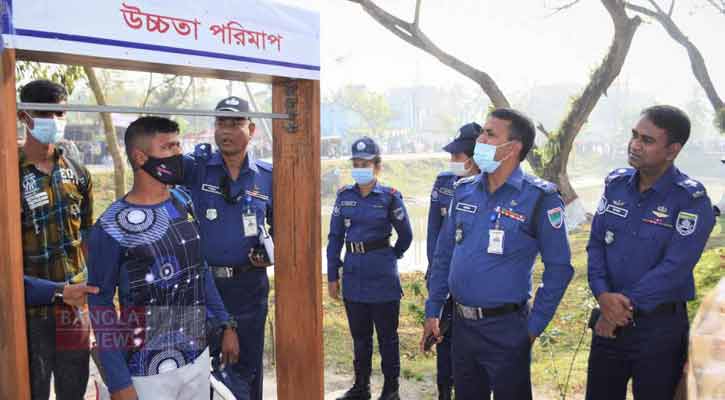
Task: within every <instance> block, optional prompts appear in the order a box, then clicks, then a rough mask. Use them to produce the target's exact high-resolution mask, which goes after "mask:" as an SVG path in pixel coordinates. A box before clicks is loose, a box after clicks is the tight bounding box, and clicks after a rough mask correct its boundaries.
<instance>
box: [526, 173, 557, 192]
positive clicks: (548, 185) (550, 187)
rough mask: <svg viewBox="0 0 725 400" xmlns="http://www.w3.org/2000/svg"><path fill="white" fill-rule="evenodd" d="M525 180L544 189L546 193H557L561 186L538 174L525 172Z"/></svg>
mask: <svg viewBox="0 0 725 400" xmlns="http://www.w3.org/2000/svg"><path fill="white" fill-rule="evenodd" d="M524 180H525V181H526V182H528V183H529V184H531V186H534V187H536V188H538V189H540V190H542V191H543V192H544V193H546V194H551V193H556V192H557V191H558V190H559V187H558V186H556V184H555V183H552V182H549V181H547V180H546V179H541V178H539V177H538V176H533V175H528V174H525V175H524Z"/></svg>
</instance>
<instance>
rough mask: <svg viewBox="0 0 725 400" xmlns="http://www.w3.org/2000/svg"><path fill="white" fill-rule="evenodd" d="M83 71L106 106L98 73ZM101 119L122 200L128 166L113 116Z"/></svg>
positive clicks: (94, 91) (115, 181)
mask: <svg viewBox="0 0 725 400" xmlns="http://www.w3.org/2000/svg"><path fill="white" fill-rule="evenodd" d="M83 70H84V71H85V73H86V76H87V77H88V85H89V86H90V87H91V90H92V91H93V95H94V96H95V97H96V103H97V104H98V105H99V106H105V105H107V104H106V96H105V95H104V94H103V89H102V88H101V84H100V82H99V81H98V77H97V76H96V71H95V70H94V69H93V68H92V67H88V66H84V67H83ZM101 119H102V120H103V131H104V133H105V134H106V144H107V145H108V152H109V153H111V158H112V159H113V183H114V187H115V193H116V198H117V199H118V198H121V197H122V196H123V195H124V194H126V181H125V176H126V174H125V171H126V164H125V162H124V159H123V156H122V155H121V149H120V148H119V147H118V140H116V129H115V128H114V126H113V120H112V119H111V114H109V113H101Z"/></svg>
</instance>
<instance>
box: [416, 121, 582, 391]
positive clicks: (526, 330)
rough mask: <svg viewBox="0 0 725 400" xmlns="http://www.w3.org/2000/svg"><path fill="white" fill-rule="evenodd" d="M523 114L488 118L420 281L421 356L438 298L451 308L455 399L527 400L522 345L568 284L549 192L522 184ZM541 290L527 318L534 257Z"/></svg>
mask: <svg viewBox="0 0 725 400" xmlns="http://www.w3.org/2000/svg"><path fill="white" fill-rule="evenodd" d="M534 135H535V130H534V125H533V123H532V122H531V120H530V119H529V118H527V117H526V116H525V115H523V114H522V113H520V112H518V111H515V110H511V109H505V108H500V109H496V110H494V111H493V112H491V114H490V115H489V117H488V119H487V120H486V124H485V125H484V128H483V133H482V134H481V135H480V136H479V137H478V139H477V142H476V146H475V148H474V155H473V158H474V161H475V162H476V164H477V165H478V167H479V168H480V169H481V171H482V173H481V174H479V175H475V176H472V177H469V178H464V179H461V180H460V181H458V182H457V183H456V185H455V186H456V187H455V192H454V194H453V199H452V200H451V206H450V209H449V213H448V216H447V217H446V219H445V220H444V223H443V229H442V230H441V233H440V234H439V239H438V244H437V246H436V251H435V255H434V257H433V265H432V267H431V275H430V279H429V284H428V285H429V288H430V289H429V296H428V301H427V302H426V310H425V312H426V323H425V328H424V332H423V338H422V340H421V347H423V343H424V342H425V340H426V339H427V338H428V336H430V335H433V336H434V337H435V338H436V339H437V340H439V341H440V340H441V337H440V332H439V319H440V312H441V308H442V307H443V304H444V302H445V301H446V297H447V295H448V293H449V292H450V295H451V296H452V297H453V300H454V301H455V306H454V317H453V336H452V357H453V375H454V381H455V385H456V399H459V400H471V399H476V400H479V399H482V398H486V399H488V398H490V393H491V391H493V394H494V398H495V399H496V400H506V399H512V400H524V399H531V398H532V394H531V377H530V362H531V353H530V351H531V345H532V344H533V342H534V340H535V339H536V337H537V336H539V335H540V334H541V332H542V331H543V330H544V328H546V325H547V324H548V323H549V321H551V318H552V317H553V315H554V312H555V311H556V307H557V306H558V304H559V301H561V298H562V296H563V295H564V291H565V290H566V287H567V285H568V284H569V281H570V280H571V277H572V275H573V268H572V266H571V253H570V250H569V243H568V239H567V235H566V227H565V224H564V204H563V203H562V200H561V198H560V196H559V195H558V193H557V189H556V186H555V185H553V184H551V183H549V182H546V181H544V180H542V179H539V178H536V177H534V176H530V175H527V174H524V173H523V171H522V170H521V167H520V163H521V161H523V160H524V159H525V158H526V154H527V153H528V152H529V150H530V149H531V146H532V144H533V141H534ZM538 254H541V258H542V260H543V263H544V267H545V269H544V274H543V284H542V285H541V286H540V287H539V288H538V289H537V292H536V299H535V301H534V303H533V308H532V309H531V310H529V307H528V301H529V299H530V298H531V295H532V293H531V289H532V288H531V278H532V273H533V268H534V260H535V259H536V256H537V255H538Z"/></svg>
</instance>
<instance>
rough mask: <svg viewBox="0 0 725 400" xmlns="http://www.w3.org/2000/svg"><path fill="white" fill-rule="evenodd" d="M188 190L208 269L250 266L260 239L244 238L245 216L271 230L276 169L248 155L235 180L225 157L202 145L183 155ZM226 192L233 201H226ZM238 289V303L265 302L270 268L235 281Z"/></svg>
mask: <svg viewBox="0 0 725 400" xmlns="http://www.w3.org/2000/svg"><path fill="white" fill-rule="evenodd" d="M225 185H228V189H226V188H225ZM184 186H185V188H186V189H187V191H188V192H189V193H190V194H191V197H192V199H193V201H194V205H195V207H196V212H197V214H198V216H199V223H200V226H201V237H202V251H203V254H204V257H205V258H206V260H207V262H208V263H209V265H212V266H221V267H237V268H239V267H246V266H249V265H250V260H249V250H250V249H252V248H253V247H255V246H257V245H259V238H258V236H257V235H255V236H253V237H246V236H245V234H244V226H243V216H244V214H245V213H247V212H249V210H251V212H253V213H254V214H255V215H256V217H257V225H258V226H265V225H263V224H265V222H266V223H268V225H269V226H270V227H271V226H272V210H273V202H272V165H271V164H270V163H267V162H264V161H261V160H255V159H254V157H253V155H252V153H251V152H247V156H246V158H245V160H244V163H243V164H242V168H241V171H240V173H239V177H238V178H237V180H236V181H232V180H231V178H229V172H228V170H227V167H226V165H225V164H224V159H223V158H222V155H221V153H220V152H219V151H214V152H212V147H211V145H209V144H207V143H204V144H199V145H197V146H196V148H195V150H194V153H193V154H188V155H186V156H185V157H184ZM225 192H228V193H229V197H230V198H231V200H232V202H231V203H230V202H228V201H227V200H226V199H225ZM271 231H272V229H270V232H271ZM235 289H236V290H235V293H236V294H238V295H239V299H238V303H240V304H250V303H255V302H264V301H266V295H267V292H268V290H269V280H268V278H267V271H266V269H265V268H259V269H253V270H251V271H250V272H247V273H244V274H243V275H242V276H241V277H240V278H238V279H236V278H235ZM220 290H222V296H225V297H226V295H227V294H225V293H224V290H223V289H221V288H220ZM236 294H235V296H236Z"/></svg>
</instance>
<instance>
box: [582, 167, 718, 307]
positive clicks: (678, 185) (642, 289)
mask: <svg viewBox="0 0 725 400" xmlns="http://www.w3.org/2000/svg"><path fill="white" fill-rule="evenodd" d="M714 223H715V217H714V215H713V210H712V205H711V204H710V199H709V198H708V196H707V193H706V191H705V188H704V187H703V186H702V184H701V183H700V182H697V181H695V180H693V179H690V178H689V177H688V176H687V175H685V174H683V173H682V172H680V171H679V170H678V169H677V168H675V167H674V166H672V167H670V168H669V169H668V170H667V172H665V174H664V175H662V176H661V177H660V178H659V179H658V180H657V182H656V183H655V184H654V186H652V187H651V188H650V189H648V190H647V191H645V192H644V193H640V191H639V173H638V172H636V170H634V169H631V168H622V169H618V170H615V171H614V172H612V173H611V174H610V175H609V176H608V177H607V179H606V183H605V189H604V195H603V196H602V199H601V200H600V202H599V206H598V207H597V213H596V215H595V216H594V220H593V222H592V231H591V235H590V239H589V245H588V246H587V252H588V255H589V286H590V287H591V289H592V293H593V294H594V296H595V297H599V295H600V294H602V293H603V292H617V293H622V294H623V295H625V296H627V297H628V298H629V299H630V300H631V301H632V302H633V303H634V305H635V307H637V308H639V309H642V310H645V311H651V310H652V309H654V308H655V307H656V306H657V305H659V304H662V303H672V302H685V301H688V300H692V299H694V298H695V281H694V279H693V276H692V270H693V268H694V267H695V264H697V261H698V260H699V259H700V256H701V254H702V251H703V249H704V247H705V244H706V242H707V239H708V237H709V236H710V232H711V231H712V228H713V226H714Z"/></svg>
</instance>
